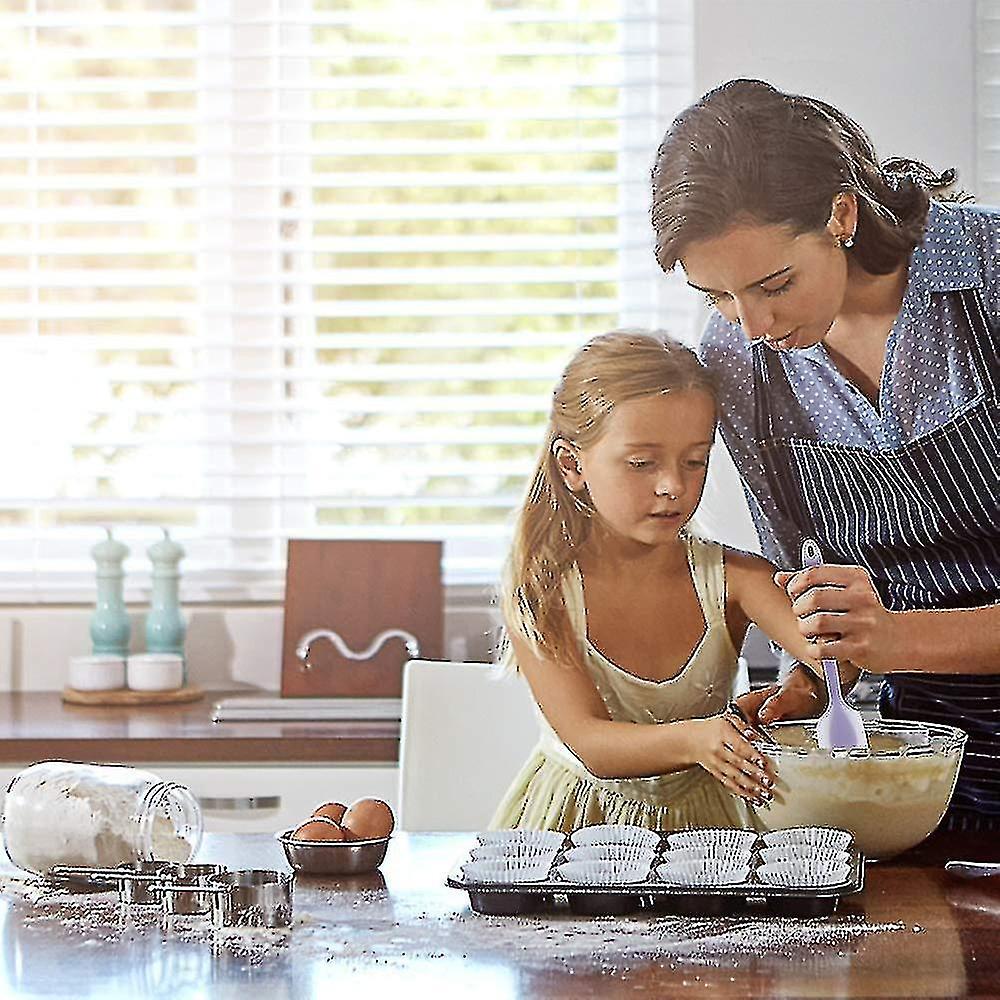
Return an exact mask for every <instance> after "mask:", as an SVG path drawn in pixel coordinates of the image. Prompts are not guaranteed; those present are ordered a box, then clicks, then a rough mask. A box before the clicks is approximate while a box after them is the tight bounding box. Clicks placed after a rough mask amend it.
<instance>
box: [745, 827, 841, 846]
mask: <svg viewBox="0 0 1000 1000" xmlns="http://www.w3.org/2000/svg"><path fill="white" fill-rule="evenodd" d="M761 839H762V840H763V841H764V846H765V847H781V846H782V845H784V844H809V845H811V846H813V847H826V848H829V849H831V850H838V851H846V850H847V849H848V847H850V845H851V840H852V839H853V838H852V837H851V834H850V833H848V832H847V830H838V829H835V828H834V827H832V826H792V827H789V828H788V829H787V830H772V831H771V832H770V833H765V834H764V836H763V837H762V838H761Z"/></svg>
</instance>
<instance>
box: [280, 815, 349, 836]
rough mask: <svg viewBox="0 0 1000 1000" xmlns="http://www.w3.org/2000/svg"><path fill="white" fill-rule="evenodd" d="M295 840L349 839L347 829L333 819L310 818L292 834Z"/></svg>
mask: <svg viewBox="0 0 1000 1000" xmlns="http://www.w3.org/2000/svg"><path fill="white" fill-rule="evenodd" d="M292 839H293V840H326V841H334V840H347V839H348V837H347V835H346V831H345V830H343V829H342V828H341V827H340V825H339V824H337V823H334V822H333V820H332V819H325V818H319V819H309V820H306V822H305V823H303V824H302V826H300V827H298V828H297V829H296V830H295V832H294V833H293V834H292Z"/></svg>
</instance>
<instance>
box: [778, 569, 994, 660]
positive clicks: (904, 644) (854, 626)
mask: <svg viewBox="0 0 1000 1000" xmlns="http://www.w3.org/2000/svg"><path fill="white" fill-rule="evenodd" d="M776 581H777V583H778V584H779V586H782V587H785V588H786V589H787V591H788V596H789V597H790V598H791V600H792V602H793V603H792V610H793V612H794V613H795V614H796V615H797V619H798V625H799V630H800V632H801V633H803V634H809V633H811V632H817V633H826V634H834V635H839V636H840V638H839V639H827V640H820V642H819V643H818V647H817V648H818V650H819V654H820V655H826V656H830V657H844V658H850V659H851V660H853V661H854V662H855V663H863V664H864V665H865V666H866V667H867V668H868V669H869V670H874V671H875V672H876V673H880V674H884V673H891V672H892V671H895V670H900V671H903V670H906V671H910V670H913V671H920V672H926V673H933V674H955V673H960V674H998V673H1000V656H998V655H997V652H998V650H1000V605H992V606H989V607H984V608H969V609H960V610H953V611H929V610H928V611H888V610H887V609H886V608H885V607H884V606H883V604H882V602H881V601H880V600H879V597H878V594H877V593H876V591H875V587H874V586H873V584H872V580H871V576H869V574H868V572H867V570H865V569H864V568H863V567H861V566H835V565H824V566H816V567H814V568H812V569H804V570H799V571H798V572H797V573H778V574H777V575H776Z"/></svg>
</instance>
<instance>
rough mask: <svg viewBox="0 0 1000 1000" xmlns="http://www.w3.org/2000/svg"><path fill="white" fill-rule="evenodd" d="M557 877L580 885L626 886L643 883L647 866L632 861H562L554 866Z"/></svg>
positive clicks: (647, 870) (647, 875)
mask: <svg viewBox="0 0 1000 1000" xmlns="http://www.w3.org/2000/svg"><path fill="white" fill-rule="evenodd" d="M556 872H557V873H558V875H559V877H560V878H561V879H563V880H564V881H566V882H577V883H580V884H582V885H627V884H630V883H633V882H645V881H646V880H647V879H648V878H649V865H648V864H643V863H641V862H634V861H564V862H563V863H562V864H561V865H557V866H556Z"/></svg>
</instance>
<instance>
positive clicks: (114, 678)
mask: <svg viewBox="0 0 1000 1000" xmlns="http://www.w3.org/2000/svg"><path fill="white" fill-rule="evenodd" d="M69 686H70V687H71V688H73V689H74V690H76V691H113V690H115V688H123V687H125V657H123V656H114V655H113V654H110V653H96V654H94V655H93V656H71V657H70V658H69Z"/></svg>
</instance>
